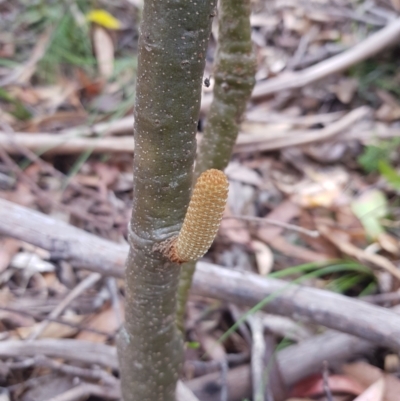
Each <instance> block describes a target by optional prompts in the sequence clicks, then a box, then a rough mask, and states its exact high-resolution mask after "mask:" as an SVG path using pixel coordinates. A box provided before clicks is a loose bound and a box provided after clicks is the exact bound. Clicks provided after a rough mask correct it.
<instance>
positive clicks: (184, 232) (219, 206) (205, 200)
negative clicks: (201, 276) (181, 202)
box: [169, 169, 229, 263]
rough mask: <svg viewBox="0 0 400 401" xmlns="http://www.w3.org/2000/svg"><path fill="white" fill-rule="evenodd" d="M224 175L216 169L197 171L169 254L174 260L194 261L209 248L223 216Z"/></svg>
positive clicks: (226, 188) (225, 180) (225, 181)
mask: <svg viewBox="0 0 400 401" xmlns="http://www.w3.org/2000/svg"><path fill="white" fill-rule="evenodd" d="M228 186H229V185H228V180H227V178H226V175H225V174H224V173H223V172H222V171H220V170H216V169H211V170H207V171H205V172H204V173H203V174H201V175H200V177H199V179H198V180H197V182H196V185H195V187H194V190H193V195H192V198H191V200H190V203H189V207H188V210H187V212H186V216H185V220H184V221H183V226H182V229H181V231H180V232H179V235H178V238H177V239H176V240H175V241H174V242H173V244H172V247H171V250H170V253H169V256H170V259H171V260H172V261H174V262H179V263H183V262H189V261H196V260H198V259H199V258H201V257H202V256H203V255H204V254H205V253H206V252H207V251H208V249H209V248H210V246H211V244H212V242H213V241H214V238H215V236H216V235H217V231H218V227H219V224H220V222H221V219H222V214H223V212H224V209H225V204H226V200H227V197H228Z"/></svg>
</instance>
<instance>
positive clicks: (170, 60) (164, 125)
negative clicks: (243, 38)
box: [118, 0, 215, 401]
mask: <svg viewBox="0 0 400 401" xmlns="http://www.w3.org/2000/svg"><path fill="white" fill-rule="evenodd" d="M214 3H215V2H214V0H203V1H196V0H192V1H188V0H146V1H145V2H144V10H143V19H142V22H141V26H140V38H139V60H138V77H137V89H136V93H137V95H136V105H135V125H134V136H135V146H136V147H135V156H134V186H133V191H134V193H133V211H132V219H131V223H130V230H129V231H130V235H129V242H130V251H129V255H128V259H127V261H126V287H125V288H126V323H125V327H124V328H123V329H122V330H121V333H120V334H119V338H118V353H119V360H120V365H121V378H122V394H123V399H124V401H158V400H159V401H174V400H175V387H176V382H177V380H178V374H179V369H180V366H181V363H182V350H183V346H182V339H181V338H180V334H179V332H178V330H177V329H176V292H177V286H178V280H179V273H180V267H179V265H177V264H173V263H171V262H168V261H167V260H166V259H165V258H163V257H162V256H161V255H160V254H157V253H155V252H153V247H154V245H155V244H158V243H160V242H162V241H164V240H166V239H168V238H170V237H171V236H172V235H176V234H177V232H178V231H179V229H180V226H181V224H182V221H183V218H184V215H185V212H186V209H187V205H188V202H189V197H190V190H191V185H192V181H193V177H192V170H193V163H194V158H195V153H196V139H195V135H196V127H197V120H198V114H199V109H200V90H201V84H202V76H203V69H204V62H205V54H206V48H207V44H208V38H209V34H210V25H211V20H212V15H213V10H214V7H215V4H214Z"/></svg>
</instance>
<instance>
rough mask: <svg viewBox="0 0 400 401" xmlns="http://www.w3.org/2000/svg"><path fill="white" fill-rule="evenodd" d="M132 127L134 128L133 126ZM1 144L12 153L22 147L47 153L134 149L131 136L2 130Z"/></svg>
mask: <svg viewBox="0 0 400 401" xmlns="http://www.w3.org/2000/svg"><path fill="white" fill-rule="evenodd" d="M131 129H132V128H131ZM0 146H1V147H2V148H3V149H4V150H5V151H7V152H8V153H11V154H18V153H20V147H21V146H23V147H25V148H28V149H30V150H31V151H34V152H38V153H46V154H60V153H62V154H74V153H81V152H84V151H86V150H91V151H92V152H94V153H100V152H104V153H111V152H129V153H132V152H133V150H134V142H133V138H132V137H131V136H129V137H128V136H122V137H113V138H109V137H99V138H84V137H78V136H77V134H73V135H71V134H50V133H26V132H13V133H4V132H0Z"/></svg>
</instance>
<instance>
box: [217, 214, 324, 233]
mask: <svg viewBox="0 0 400 401" xmlns="http://www.w3.org/2000/svg"><path fill="white" fill-rule="evenodd" d="M223 218H224V219H237V220H245V221H251V222H255V223H260V224H271V225H273V226H277V227H282V228H287V229H288V230H292V231H297V232H299V233H302V234H305V235H308V236H309V237H312V238H318V237H319V232H318V231H315V230H307V229H306V228H303V227H300V226H296V225H295V224H289V223H284V222H282V221H279V220H272V219H268V218H264V217H254V216H240V215H232V216H226V217H223Z"/></svg>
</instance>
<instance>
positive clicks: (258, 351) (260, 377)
mask: <svg viewBox="0 0 400 401" xmlns="http://www.w3.org/2000/svg"><path fill="white" fill-rule="evenodd" d="M247 321H248V322H249V325H250V328H251V334H252V339H253V342H252V346H251V378H252V386H253V400H254V401H264V400H265V398H264V387H265V383H264V369H265V366H264V355H265V340H264V325H263V323H262V319H261V317H260V316H258V315H257V314H254V315H251V316H248V317H247ZM266 401H273V400H270V399H269V400H268V399H266Z"/></svg>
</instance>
